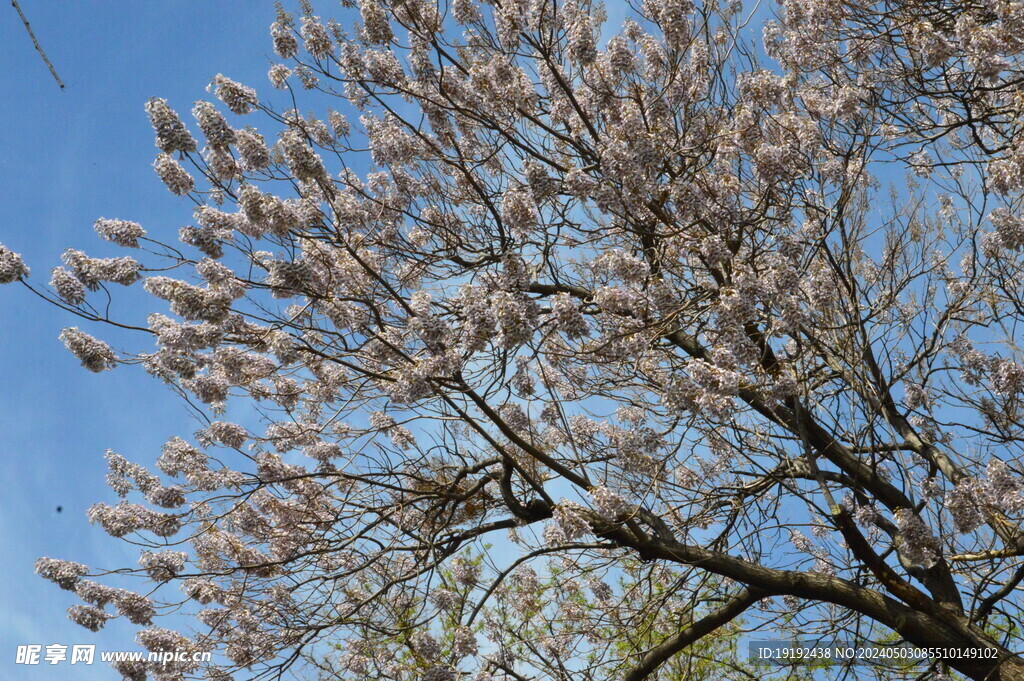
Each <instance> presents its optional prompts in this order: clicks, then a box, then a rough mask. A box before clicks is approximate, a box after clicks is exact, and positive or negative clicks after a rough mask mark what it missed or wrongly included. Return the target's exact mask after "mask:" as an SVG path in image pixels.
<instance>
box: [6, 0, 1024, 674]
mask: <svg viewBox="0 0 1024 681" xmlns="http://www.w3.org/2000/svg"><path fill="white" fill-rule="evenodd" d="M620 7H625V6H624V5H617V6H616V8H617V9H618V8H620ZM358 10H359V14H360V17H359V23H358V26H357V28H356V29H355V31H354V33H353V34H351V35H350V34H347V33H346V32H345V31H344V30H343V28H342V26H341V24H339V23H336V22H334V21H329V22H324V21H321V20H320V19H319V18H318V17H317V16H314V14H313V8H312V7H310V6H308V5H307V4H303V6H302V15H301V18H300V20H299V22H298V23H296V22H295V20H294V19H293V17H292V16H291V15H289V14H288V13H286V12H285V11H284V10H283V9H280V8H279V11H278V16H277V20H276V21H275V22H274V24H273V26H272V28H271V33H272V36H273V41H274V49H275V51H276V53H277V54H278V55H279V56H280V57H281V58H282V59H283V60H286V61H287V62H288V64H290V65H286V64H275V65H273V66H272V67H271V69H270V72H269V78H270V81H271V83H272V84H273V86H274V87H276V88H280V89H281V90H282V91H283V95H282V96H283V97H284V98H285V99H286V100H287V101H288V102H289V104H288V106H290V107H291V108H287V109H285V110H280V109H275V108H274V107H273V106H271V103H270V99H269V98H268V97H263V98H260V97H258V96H257V93H256V91H255V90H253V89H251V88H249V87H247V86H245V85H242V84H240V83H236V82H234V81H232V80H230V79H229V78H227V77H225V76H222V75H218V76H217V77H216V78H215V79H214V81H213V84H212V86H211V89H212V92H213V93H214V94H215V96H216V97H217V99H219V100H220V102H221V103H222V104H223V106H225V107H226V108H227V109H228V110H229V111H230V113H231V114H232V115H233V116H234V117H242V116H245V115H253V116H260V117H262V119H263V121H264V128H263V129H264V132H265V133H266V135H267V136H266V137H265V136H263V135H261V134H260V133H259V132H257V130H256V129H254V128H252V127H248V126H247V127H240V126H241V123H240V122H237V121H240V120H242V119H236V118H234V117H233V118H232V119H231V120H229V119H227V118H226V117H225V116H224V114H222V113H221V111H220V110H219V109H218V108H217V107H216V106H215V105H214V104H212V103H209V102H198V103H196V105H195V108H194V109H193V114H194V115H195V118H196V121H197V123H198V128H199V130H201V132H202V136H203V139H204V141H205V146H204V148H203V150H202V152H199V151H198V149H199V147H200V144H199V143H198V142H197V141H196V139H195V138H194V137H193V136H192V133H191V132H190V131H189V130H188V128H187V127H186V126H185V124H184V123H183V122H182V121H181V120H180V119H179V117H178V116H177V114H176V113H175V112H174V111H173V110H172V109H171V108H170V106H169V105H168V103H167V102H165V101H163V100H161V99H153V100H151V101H150V102H149V103H148V104H147V106H146V108H147V112H148V114H149V116H150V118H151V120H152V122H153V125H154V128H155V129H156V132H157V139H156V143H157V146H158V147H159V149H160V152H161V153H160V154H159V156H158V157H157V160H156V162H155V164H154V166H155V169H156V172H157V173H158V174H159V176H160V178H161V179H162V180H163V181H164V182H165V183H166V184H167V187H168V188H169V189H170V190H171V191H172V192H173V193H174V194H177V195H179V196H183V197H188V198H189V199H190V200H192V201H193V202H194V204H195V210H194V218H195V223H196V224H195V226H189V227H185V228H183V229H182V230H181V233H180V235H179V236H180V241H182V242H184V244H185V246H186V248H182V247H181V246H176V245H172V244H171V243H168V240H167V239H163V240H161V239H160V238H157V236H156V235H148V234H147V233H146V232H145V231H144V230H143V228H142V227H141V226H140V225H138V224H135V223H133V222H130V221H126V220H106V219H102V220H99V221H98V222H97V223H96V231H97V232H98V233H99V235H100V236H101V237H103V238H105V239H107V240H109V241H112V242H114V243H115V244H118V245H120V246H124V247H127V248H138V249H140V250H141V251H143V252H144V253H145V256H144V259H145V260H146V262H145V263H143V262H141V261H140V260H137V259H135V258H133V257H128V256H126V257H120V258H93V257H90V256H88V255H86V254H84V253H82V252H79V251H73V250H69V251H66V252H65V253H64V256H63V260H64V263H65V267H64V268H57V269H55V270H54V271H53V275H52V280H51V287H50V288H49V289H45V290H44V289H43V288H41V287H32V290H34V291H37V292H38V293H39V294H40V295H41V296H43V297H45V298H48V299H49V300H51V302H53V303H55V304H58V305H61V306H64V307H65V308H67V309H69V310H71V311H74V312H75V313H77V314H79V315H81V316H82V317H83V318H85V319H86V320H91V321H93V322H106V323H112V324H113V323H116V324H121V325H122V326H128V327H132V326H133V325H132V324H131V323H129V322H124V321H118V320H115V319H114V318H111V317H108V315H107V312H106V308H104V307H102V306H95V307H94V306H93V305H92V303H91V300H92V298H93V297H94V294H93V293H91V292H92V291H98V290H101V289H110V288H112V287H113V285H114V284H121V285H132V284H135V283H137V282H138V281H140V280H142V279H144V284H143V288H144V289H145V290H146V291H148V292H149V293H151V294H153V295H154V296H156V297H157V298H160V299H162V300H163V301H166V302H168V303H169V304H170V311H171V313H172V314H173V315H174V316H173V317H171V316H167V315H165V314H162V313H158V312H155V313H153V314H152V315H150V316H149V318H148V322H147V326H146V327H141V326H138V327H136V328H137V330H138V331H139V332H141V333H143V334H148V335H149V336H150V337H152V338H153V339H155V342H156V346H155V349H153V348H140V349H136V350H134V351H130V350H122V351H115V350H114V349H113V348H112V347H111V346H109V345H108V344H107V343H105V342H104V341H102V340H99V339H97V338H94V337H93V336H91V335H89V334H87V333H86V332H84V331H82V330H80V329H78V328H71V329H65V330H64V332H63V334H62V338H63V339H64V342H65V344H66V345H67V347H68V348H69V350H71V351H72V352H73V353H74V354H75V355H76V356H78V357H79V358H80V359H81V361H82V364H83V365H84V366H85V367H86V368H88V369H91V370H93V371H103V370H106V369H110V368H112V367H114V366H117V365H121V364H135V363H137V364H141V365H142V366H143V367H144V368H145V370H146V371H148V372H149V373H150V374H152V375H153V376H155V377H158V378H159V379H161V380H163V381H165V382H166V383H167V384H168V386H170V387H171V388H172V389H174V390H177V391H178V392H180V394H181V395H182V396H183V397H185V398H186V399H189V400H194V401H197V402H199V403H202V404H204V405H206V407H205V410H200V411H201V413H202V414H203V416H202V418H205V419H206V421H205V425H204V427H203V428H202V429H201V430H200V431H199V432H198V433H196V434H195V437H194V438H192V439H191V441H189V440H187V439H183V438H179V437H175V438H172V439H171V440H170V441H168V443H167V445H166V446H165V448H164V450H163V452H162V454H161V455H160V457H159V459H157V461H156V465H157V468H158V469H159V471H160V472H161V473H162V474H163V475H162V476H161V475H158V474H155V473H152V472H150V471H149V470H147V469H146V468H145V467H143V466H142V465H140V464H137V463H131V462H129V461H128V460H127V459H125V458H124V457H122V456H120V455H118V454H116V453H113V452H110V453H108V455H107V456H108V459H109V462H110V476H109V481H110V483H111V485H112V487H113V488H114V490H115V491H116V492H117V493H118V494H119V495H120V496H122V497H125V498H126V500H125V501H124V502H122V503H119V504H117V505H114V506H111V505H107V504H103V503H100V504H97V505H96V506H94V507H93V508H92V509H91V511H90V514H89V516H90V520H91V521H93V522H96V523H99V524H100V525H102V526H103V528H104V529H106V530H107V531H108V532H109V533H110V534H112V535H114V536H116V537H126V538H128V537H130V538H131V540H132V541H135V542H141V543H143V544H144V546H145V547H146V549H145V550H144V551H143V553H142V555H141V558H140V566H141V567H140V568H135V569H134V571H135V572H138V573H140V574H144V575H146V576H148V578H149V579H151V580H152V581H153V583H154V584H153V585H152V586H151V588H149V589H148V590H143V591H145V593H143V592H141V591H140V592H138V593H136V592H135V591H129V590H125V589H120V588H115V587H112V586H109V585H104V584H102V583H100V582H98V581H95V580H94V579H91V577H92V576H95V575H94V574H90V573H89V568H87V567H85V566H82V565H79V564H77V563H73V562H69V561H65V560H57V559H49V558H45V559H41V560H40V562H39V564H38V565H37V569H38V571H39V572H40V573H41V574H42V575H43V576H44V577H46V578H49V579H51V580H53V581H55V582H56V583H57V584H58V585H60V586H61V587H63V588H66V589H72V590H74V591H75V592H76V593H77V594H78V595H80V596H81V597H82V599H83V600H84V604H83V605H81V606H75V607H73V608H72V609H71V612H70V614H71V617H72V618H73V619H74V620H76V621H78V622H79V623H81V624H83V625H85V626H86V627H88V628H91V629H94V630H95V629H98V628H99V627H101V626H102V625H103V623H104V622H105V621H106V620H107V619H109V618H110V617H113V616H122V617H125V618H127V619H129V620H130V621H132V622H134V623H137V624H139V625H140V626H145V627H146V628H144V629H143V630H142V631H141V632H140V634H139V639H140V641H141V643H142V644H143V645H144V646H146V647H147V648H148V649H150V650H157V651H159V650H165V649H171V648H180V649H187V650H211V651H216V652H217V657H216V658H215V664H214V665H212V666H211V667H210V669H208V670H206V673H208V675H209V678H213V679H220V678H228V675H229V674H230V673H232V672H233V671H235V670H241V669H246V670H250V671H249V672H247V673H246V674H244V676H245V677H246V678H248V677H249V676H253V675H256V676H266V677H268V678H269V677H274V676H275V675H277V674H280V673H282V672H283V670H285V669H300V668H303V666H304V665H311V666H312V667H316V668H318V669H319V670H320V672H319V673H320V674H322V675H323V677H324V678H338V679H341V678H364V677H369V678H380V679H419V678H423V679H432V680H441V679H455V678H471V677H472V678H489V677H490V678H503V679H504V678H507V679H520V680H522V679H534V678H536V679H542V678H573V679H576V678H582V679H605V678H607V679H618V678H625V679H630V680H631V681H636V680H639V679H643V678H655V677H656V676H658V675H660V676H661V677H662V678H691V677H690V676H687V674H689V673H690V672H689V671H688V670H687V665H689V663H690V662H692V661H694V660H698V659H699V658H700V656H701V655H705V654H707V655H710V657H711V658H712V659H717V661H718V662H719V663H720V664H719V666H718V667H717V668H716V669H715V670H714V673H716V674H718V675H719V676H721V677H724V678H731V677H733V676H735V677H736V678H749V677H750V676H752V675H763V674H762V673H761V671H758V672H757V674H755V673H754V672H752V671H751V670H752V669H753V667H749V666H748V667H744V666H743V665H739V664H738V665H736V666H735V667H730V666H729V665H728V664H727V660H726V656H725V655H724V653H723V654H719V653H717V652H716V651H717V650H719V648H718V647H717V646H721V645H722V643H723V638H722V637H723V636H724V637H728V636H734V635H736V634H738V632H739V631H740V630H741V628H742V629H745V630H746V631H752V632H754V634H762V635H764V636H765V637H769V638H770V637H771V635H774V634H775V633H776V632H779V631H797V632H802V633H803V634H804V635H806V636H814V635H818V634H820V635H827V636H828V637H830V640H834V639H838V640H843V641H846V640H855V641H870V640H898V641H905V642H908V643H910V644H913V645H916V646H921V647H925V648H941V649H942V650H943V651H945V653H946V655H945V656H942V655H938V656H936V655H932V657H931V658H930V659H929V660H928V661H927V663H926V664H923V665H917V666H912V667H906V666H904V667H900V668H898V669H896V668H894V669H893V670H891V676H890V678H897V677H900V676H905V677H910V676H913V677H915V678H922V674H923V675H924V677H925V678H928V677H930V678H940V677H941V676H942V675H944V674H945V673H947V672H949V671H950V670H954V671H955V672H958V673H960V674H963V675H965V676H966V677H968V678H971V679H979V680H980V679H987V680H991V681H995V680H1003V681H1009V680H1020V679H1024V659H1022V658H1021V656H1020V655H1019V654H1018V652H1017V651H1018V650H1019V649H1020V647H1021V642H1022V639H1021V632H1020V629H1019V627H1018V625H1017V624H1016V622H1019V621H1020V620H1021V618H1022V613H1021V606H1022V602H1021V596H1020V593H1019V592H1018V591H1017V586H1018V585H1019V584H1020V583H1021V582H1022V581H1024V561H1022V558H1024V532H1022V526H1021V520H1022V513H1024V494H1022V490H1024V484H1022V480H1021V472H1022V461H1021V451H1022V448H1021V445H1022V441H1024V440H1022V438H1024V431H1022V416H1021V411H1020V409H1021V395H1022V389H1024V364H1022V363H1021V361H1022V359H1021V349H1020V347H1019V345H1018V340H1017V333H1016V330H1017V327H1018V325H1019V323H1020V322H1022V321H1024V295H1022V290H1021V284H1020V283H1019V282H1020V281H1021V280H1022V270H1021V264H1020V256H1019V252H1020V250H1021V249H1022V248H1024V221H1022V218H1021V217H1020V216H1021V189H1022V187H1024V152H1022V149H1024V145H1022V144H1021V142H1020V141H1019V139H1020V138H1019V135H1018V120H1019V114H1020V111H1021V107H1022V106H1024V90H1022V87H1021V80H1020V73H1021V72H1022V66H1024V63H1022V57H1021V54H1020V51H1021V48H1022V46H1024V10H1022V9H1021V8H1020V6H1019V5H1018V4H1017V3H1010V2H1001V1H995V0H993V1H992V2H980V1H979V2H974V3H947V2H939V3H933V2H927V3H926V2H902V1H901V2H895V1H891V2H889V1H884V2H883V1H880V2H868V1H866V0H863V1H860V0H856V1H855V0H850V1H842V0H839V1H837V0H832V1H827V0H810V1H808V0H801V1H799V2H798V1H796V0H783V1H782V2H780V3H779V4H778V5H777V6H776V7H774V11H775V15H776V16H775V18H774V19H772V20H770V21H767V22H765V24H764V26H765V28H764V39H763V41H759V40H753V39H750V38H749V35H750V34H749V31H748V30H747V29H748V28H749V27H750V26H752V25H757V24H758V23H759V22H761V21H762V20H763V15H762V14H760V13H759V11H760V10H759V8H758V7H755V6H749V7H743V6H742V3H739V2H729V3H717V2H708V3H705V4H703V5H694V4H691V3H690V2H687V1H686V0H647V2H644V3H643V4H642V5H640V6H632V5H630V6H629V7H628V12H627V14H628V16H627V18H626V20H625V21H624V22H623V23H622V26H621V29H619V28H616V27H611V26H609V25H608V22H606V20H605V15H604V11H603V10H602V8H601V7H600V6H599V5H598V4H596V3H591V2H588V1H587V0H568V1H566V2H560V3H555V2H552V1H551V0H531V1H529V2H528V1H527V0H503V1H502V2H500V3H499V2H497V1H495V2H494V3H493V4H491V5H489V6H480V5H478V4H477V3H475V2H473V1H472V0H452V1H451V2H450V3H447V4H445V3H441V4H435V3H431V2H428V1H427V0H402V1H395V2H392V3H389V4H384V3H381V2H379V1H378V0H364V1H363V2H360V4H359V7H358ZM350 19H351V17H349V16H348V15H346V18H345V20H346V21H349V20H350ZM615 31H617V32H615ZM745 36H747V37H745ZM275 97H276V95H275ZM301 98H306V101H309V102H310V103H315V105H316V106H321V107H322V108H323V109H324V111H325V113H324V115H322V118H318V117H316V116H315V115H313V114H309V115H303V114H301V113H299V110H298V107H299V104H298V102H299V100H300V99H301ZM328 107H334V108H333V109H329V108H328ZM335 109H337V110H335ZM345 114H348V116H347V117H346V115H345ZM353 116H358V122H353V123H350V122H349V120H348V119H349V118H351V117H353ZM270 137H276V140H277V141H276V142H274V143H273V144H268V143H267V139H268V138H270ZM27 275H28V270H27V268H26V267H25V265H24V263H23V262H22V261H21V259H20V257H18V256H17V255H16V254H15V253H14V252H12V251H9V250H6V249H2V248H0V281H4V282H13V281H16V280H20V281H21V282H22V283H24V284H25V285H26V286H31V285H30V284H29V283H28V282H27V281H26V277H27ZM239 404H251V405H255V406H256V407H257V409H258V413H259V414H260V419H259V422H258V423H257V421H256V420H254V419H246V418H243V417H236V419H235V420H238V421H242V422H241V423H235V422H232V421H230V420H228V412H227V410H228V409H229V407H231V408H233V407H234V405H239ZM238 413H242V412H238ZM140 497H141V499H140ZM138 501H144V502H145V503H136V502H138ZM496 546H497V548H495V547H496ZM125 569H127V568H125ZM125 569H123V570H122V572H124V570H125ZM179 586H180V587H181V590H182V591H181V592H179V591H178V590H177V589H176V587H179ZM180 610H184V611H186V612H190V613H192V614H194V615H195V619H196V621H197V624H196V627H197V630H196V632H195V633H193V634H192V635H191V636H190V637H186V636H184V635H183V634H180V633H177V632H175V631H172V630H169V629H166V628H163V627H161V626H159V625H158V624H156V623H158V622H160V621H161V620H160V619H159V618H160V617H161V616H162V615H164V614H166V613H170V612H177V611H180ZM741 621H742V625H740V622H741ZM702 651H703V652H702ZM680 655H683V656H688V657H679V656H680ZM691 668H692V666H691ZM122 671H123V673H124V674H125V675H126V676H127V677H129V678H133V679H136V678H142V675H143V673H144V670H143V669H141V667H129V666H125V667H124V668H123V669H122ZM151 671H152V672H153V674H154V675H155V677H156V678H159V679H165V678H166V679H172V678H173V679H176V678H182V677H189V676H192V675H195V674H200V672H201V670H199V668H198V665H197V664H194V663H192V662H175V663H174V664H170V665H164V666H158V667H154V668H152V669H151ZM801 673H802V672H799V671H798V672H797V674H798V675H799V674H801ZM474 675H477V676H474Z"/></svg>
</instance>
